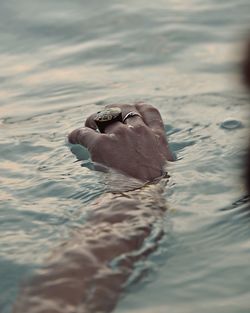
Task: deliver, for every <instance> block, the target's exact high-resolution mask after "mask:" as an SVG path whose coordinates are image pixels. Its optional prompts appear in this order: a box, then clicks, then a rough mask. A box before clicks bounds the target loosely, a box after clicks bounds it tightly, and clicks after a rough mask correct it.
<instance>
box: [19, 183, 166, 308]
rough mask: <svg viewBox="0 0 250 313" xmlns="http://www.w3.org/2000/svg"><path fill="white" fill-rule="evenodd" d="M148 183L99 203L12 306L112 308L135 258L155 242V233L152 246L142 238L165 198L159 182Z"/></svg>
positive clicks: (137, 258) (157, 214)
mask: <svg viewBox="0 0 250 313" xmlns="http://www.w3.org/2000/svg"><path fill="white" fill-rule="evenodd" d="M150 188H151V189H150ZM150 188H149V189H148V190H144V191H140V192H139V193H138V192H134V193H132V194H131V193H127V194H126V195H118V196H117V195H112V194H107V195H106V197H105V198H103V199H101V200H99V201H98V202H97V203H95V204H94V205H93V207H92V208H91V209H92V210H91V214H90V216H89V219H88V222H87V223H86V225H84V227H83V228H82V229H81V230H79V229H78V230H77V233H76V234H74V235H73V236H72V238H71V239H70V241H69V242H68V243H67V244H64V245H61V246H60V247H59V248H58V249H57V251H55V252H54V253H53V255H52V256H51V258H50V260H49V262H48V265H47V266H46V267H44V268H43V269H42V270H40V271H39V273H38V274H37V275H36V276H35V277H34V278H33V279H32V281H31V282H30V284H29V286H26V287H24V288H23V289H22V292H21V294H20V296H19V298H18V300H17V302H16V304H15V307H14V312H16V313H17V312H18V313H20V312H26V313H29V312H32V313H33V312H37V313H39V312H43V313H44V312H46V313H48V312H51V313H52V312H53V313H55V312H60V313H61V312H67V313H69V312H77V310H79V312H88V313H90V312H97V311H98V310H101V311H102V312H109V311H111V310H112V309H113V307H114V306H115V304H116V302H117V299H118V298H119V295H120V293H121V291H122V287H123V285H124V283H125V282H126V281H127V279H128V277H129V276H130V274H131V272H132V270H133V266H134V264H135V262H136V261H137V260H139V259H141V258H143V257H145V256H146V255H147V254H148V253H150V252H151V251H152V250H154V249H155V248H156V246H157V240H158V239H159V238H157V236H156V238H154V244H153V245H151V246H150V247H145V248H144V241H145V239H146V238H148V237H149V236H150V234H151V232H152V228H153V227H154V225H155V222H156V220H159V219H160V218H161V217H162V215H163V214H164V211H165V201H164V198H163V196H162V195H161V194H160V192H159V190H158V189H159V187H157V186H151V187H150ZM157 188H158V189H157ZM160 235H161V232H159V234H158V236H159V237H160Z"/></svg>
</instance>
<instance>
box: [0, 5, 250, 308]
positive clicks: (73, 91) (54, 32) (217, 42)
mask: <svg viewBox="0 0 250 313" xmlns="http://www.w3.org/2000/svg"><path fill="white" fill-rule="evenodd" d="M249 12H250V3H249V0H237V1H234V0H227V1H226V0H223V1H222V0H221V1H212V0H202V1H192V0H187V1H181V0H180V1H178V0H175V1H174V0H166V1H163V0H156V1H153V2H152V1H144V0H141V1H140V0H137V1H114V0H112V1H97V0H94V1H47V0H46V1H36V0H26V1H17V0H16V1H5V2H1V4H0V16H1V19H0V24H1V28H0V56H1V57H0V65H1V73H0V81H1V90H0V101H1V103H0V159H1V165H0V170H1V172H0V183H1V187H0V189H1V193H0V199H1V202H0V277H1V279H0V311H1V312H3V313H7V312H9V311H10V308H11V304H12V303H13V301H14V300H15V297H16V294H17V291H18V287H19V286H20V285H21V284H22V282H23V281H24V280H25V279H26V278H27V277H28V276H29V275H31V274H32V272H33V270H34V269H35V268H37V267H40V266H41V265H42V264H43V262H44V260H46V258H47V257H48V255H49V254H50V251H52V250H53V248H55V247H56V246H57V245H58V244H59V243H60V242H61V241H62V240H65V239H67V238H68V237H69V236H70V233H71V230H72V229H74V227H75V226H77V225H79V224H80V225H82V224H84V222H85V213H86V210H87V208H88V203H90V202H91V200H92V199H94V198H96V197H98V196H100V195H101V194H102V193H103V192H104V191H105V188H106V186H105V183H104V181H105V174H101V173H96V172H94V171H91V170H89V169H88V168H86V167H81V162H75V156H74V155H73V154H71V152H70V150H69V147H68V146H67V145H66V141H65V138H66V134H67V133H68V132H69V131H70V130H72V129H74V128H75V127H77V126H80V125H82V123H83V121H84V119H85V118H86V117H87V116H88V115H89V114H90V113H93V112H95V111H97V110H99V109H100V108H101V107H102V106H103V105H105V104H108V103H111V102H119V103H128V102H133V101H136V100H144V101H147V102H149V103H152V104H153V105H155V106H156V107H157V108H158V109H159V110H160V112H161V113H162V116H163V119H164V122H165V125H166V131H167V133H168V137H169V142H170V144H171V147H172V149H173V151H174V152H175V153H176V156H177V161H176V162H175V163H172V164H169V174H170V176H171V177H170V181H169V184H168V186H167V187H166V190H165V195H166V198H167V201H168V207H169V211H168V214H167V215H166V220H165V231H166V235H165V236H164V238H163V239H162V240H161V243H160V245H159V248H158V249H157V251H156V252H155V253H153V254H152V255H151V256H150V257H149V258H148V259H147V260H143V261H142V262H141V263H139V264H137V268H136V269H135V272H136V271H141V269H144V270H147V275H144V278H143V279H142V280H141V281H139V282H137V283H135V284H128V286H127V288H126V291H125V292H124V294H123V297H122V299H121V301H120V302H119V303H118V305H117V308H116V310H115V312H116V313H121V312H123V313H125V312H136V313H138V312H144V313H145V312H155V313H160V312H176V313H182V312H183V313H187V312H190V313H191V312H193V313H200V312H204V313H210V312H223V313H247V312H249V310H250V303H249V298H250V216H249V213H248V212H249V211H247V208H248V204H247V199H246V198H244V196H245V191H244V188H243V183H242V181H241V174H242V171H241V170H242V157H243V155H244V149H243V147H244V146H245V144H246V142H247V136H246V134H247V133H248V131H249V125H248V102H249V99H248V98H247V96H246V95H245V94H244V93H243V90H242V89H241V88H240V84H239V73H238V65H239V62H240V55H241V43H242V41H243V39H244V35H245V31H246V30H247V29H249V28H250V18H249Z"/></svg>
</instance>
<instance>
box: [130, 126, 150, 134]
mask: <svg viewBox="0 0 250 313" xmlns="http://www.w3.org/2000/svg"><path fill="white" fill-rule="evenodd" d="M133 128H134V131H135V132H136V133H139V134H146V133H147V132H148V130H149V129H148V127H147V126H146V125H144V124H136V125H135V126H134V127H133Z"/></svg>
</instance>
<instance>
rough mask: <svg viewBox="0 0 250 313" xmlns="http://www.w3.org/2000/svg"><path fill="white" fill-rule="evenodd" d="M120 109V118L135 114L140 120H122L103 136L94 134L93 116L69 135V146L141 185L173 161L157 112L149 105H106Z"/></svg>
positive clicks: (158, 175)
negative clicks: (77, 146) (77, 147)
mask: <svg viewBox="0 0 250 313" xmlns="http://www.w3.org/2000/svg"><path fill="white" fill-rule="evenodd" d="M107 107H120V108H121V110H122V116H123V117H124V116H125V115H126V114H127V113H128V112H136V113H138V114H140V115H141V116H133V117H129V118H128V119H126V121H125V123H121V122H114V123H112V124H110V125H108V126H107V127H106V128H105V133H99V132H97V131H96V128H97V126H96V124H95V121H94V117H95V114H94V115H91V116H90V117H89V118H88V119H87V120H86V123H85V127H83V128H78V129H76V130H74V131H73V132H71V133H70V134H69V137H68V139H69V142H70V143H72V144H81V145H83V146H84V147H86V148H87V149H88V150H89V152H90V154H91V158H92V160H93V161H94V162H96V163H100V164H102V165H104V166H107V167H109V168H113V169H115V170H117V171H120V172H121V173H123V174H125V175H127V176H130V177H134V178H137V179H139V180H141V181H144V182H146V181H152V180H154V179H156V178H158V177H161V176H162V174H163V171H164V166H165V164H166V162H167V161H173V155H172V153H171V151H170V149H169V147H168V143H167V138H166V134H165V129H164V124H163V121H162V118H161V115H160V113H159V111H158V110H157V109H156V108H154V107H153V106H151V105H148V104H144V103H137V104H134V105H129V104H125V105H116V104H114V105H110V106H107Z"/></svg>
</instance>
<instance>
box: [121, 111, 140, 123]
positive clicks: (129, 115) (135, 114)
mask: <svg viewBox="0 0 250 313" xmlns="http://www.w3.org/2000/svg"><path fill="white" fill-rule="evenodd" d="M133 116H139V117H141V118H142V116H141V114H139V113H137V112H128V113H127V114H126V115H125V116H124V118H123V119H122V122H123V123H124V122H125V121H126V119H127V118H129V117H133Z"/></svg>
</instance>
